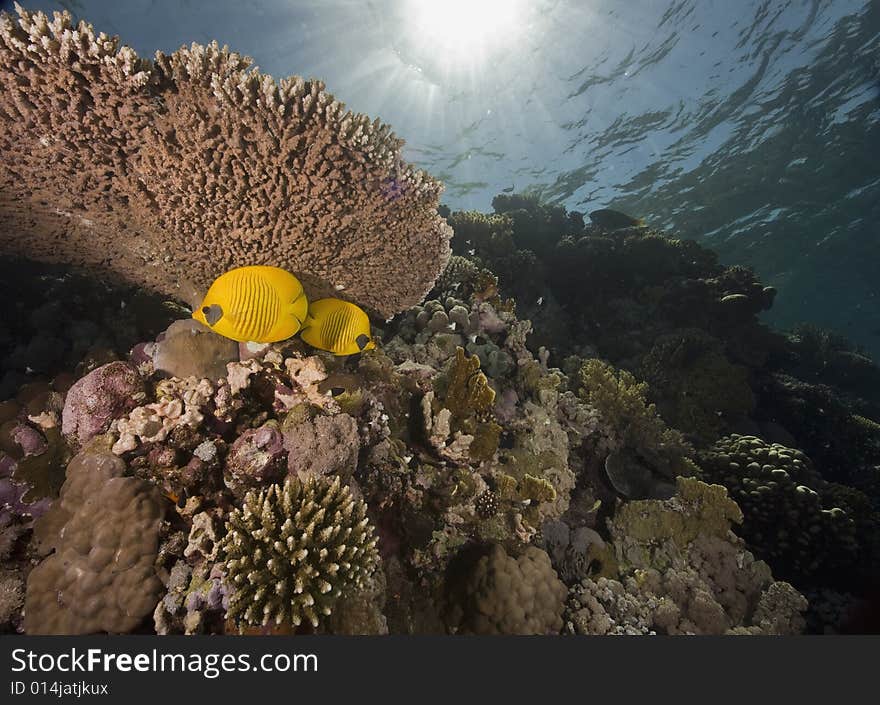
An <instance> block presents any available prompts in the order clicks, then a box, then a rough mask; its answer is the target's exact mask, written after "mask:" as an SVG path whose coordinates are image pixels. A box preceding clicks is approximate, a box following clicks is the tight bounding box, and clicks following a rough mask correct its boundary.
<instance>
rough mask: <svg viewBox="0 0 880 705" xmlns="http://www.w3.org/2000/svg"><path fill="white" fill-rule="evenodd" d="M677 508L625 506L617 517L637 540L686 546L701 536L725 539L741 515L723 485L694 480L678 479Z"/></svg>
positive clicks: (638, 503)
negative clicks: (732, 524)
mask: <svg viewBox="0 0 880 705" xmlns="http://www.w3.org/2000/svg"><path fill="white" fill-rule="evenodd" d="M676 490H677V492H676V496H675V498H674V500H673V503H674V505H675V506H674V508H670V506H668V505H667V504H664V503H662V502H657V501H655V500H639V501H633V502H626V503H624V504H623V505H622V506H621V507H620V509H619V510H618V512H617V514H616V515H615V517H614V523H615V524H616V525H617V526H618V527H620V528H621V531H622V532H623V533H625V534H626V535H627V536H629V537H631V538H632V539H633V540H636V541H651V540H656V541H664V540H667V539H669V540H671V541H674V542H675V543H676V544H677V545H679V546H684V545H686V544H688V543H690V542H691V541H693V540H694V539H695V538H696V537H697V536H699V535H704V536H706V535H712V536H719V537H723V536H725V535H726V534H727V531H728V529H729V528H730V525H731V523H737V524H739V523H741V522H742V512H741V511H740V509H739V507H738V506H737V504H736V502H734V501H733V500H732V499H731V498H730V497H728V495H727V490H726V489H725V488H724V487H722V486H721V485H707V484H706V483H704V482H700V481H699V480H696V479H694V478H689V477H679V478H677V480H676Z"/></svg>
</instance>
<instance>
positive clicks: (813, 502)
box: [700, 434, 859, 580]
mask: <svg viewBox="0 0 880 705" xmlns="http://www.w3.org/2000/svg"><path fill="white" fill-rule="evenodd" d="M700 466H701V468H702V469H703V474H704V477H705V478H706V479H707V480H710V481H712V482H718V483H720V484H722V485H724V486H725V487H726V488H727V489H728V491H729V492H730V495H731V497H732V498H733V499H735V500H736V502H737V503H738V504H739V506H740V507H741V508H742V511H743V515H744V517H745V520H744V522H743V525H742V528H741V529H740V531H739V533H740V534H741V535H742V537H743V538H744V539H745V540H746V541H747V542H748V543H749V545H750V546H751V547H752V548H753V549H754V551H755V552H756V553H757V554H758V555H759V556H760V557H762V558H765V559H766V560H767V561H768V562H769V563H770V564H771V565H772V566H773V569H774V570H775V571H777V572H778V573H780V574H781V575H783V576H786V577H790V578H791V579H795V580H800V579H804V578H807V577H811V576H815V575H816V574H825V575H826V577H827V576H833V575H834V573H835V572H836V571H840V570H843V569H845V568H849V567H852V565H853V563H854V561H855V560H856V559H857V557H858V547H859V545H858V536H857V533H856V525H855V522H854V521H853V517H852V512H851V511H847V510H846V509H848V508H849V507H848V502H846V501H845V498H843V497H838V496H837V495H836V494H835V493H833V492H831V491H830V487H829V486H828V483H826V482H825V481H824V480H823V479H822V478H821V476H820V475H819V474H818V473H817V472H816V470H815V469H814V468H813V466H812V463H810V460H809V458H807V457H806V456H805V455H804V454H803V453H801V452H800V451H799V450H796V449H793V448H786V447H785V446H782V445H779V444H778V443H773V444H769V443H766V442H764V441H762V440H761V439H760V438H756V437H754V436H741V435H738V434H733V435H731V436H726V437H725V438H722V439H721V440H719V441H718V442H717V443H715V445H714V446H712V447H711V448H710V449H709V450H708V451H706V452H705V453H703V454H702V455H701V456H700ZM839 499H844V502H842V503H840V502H837V501H835V500H839ZM845 508H846V509H845Z"/></svg>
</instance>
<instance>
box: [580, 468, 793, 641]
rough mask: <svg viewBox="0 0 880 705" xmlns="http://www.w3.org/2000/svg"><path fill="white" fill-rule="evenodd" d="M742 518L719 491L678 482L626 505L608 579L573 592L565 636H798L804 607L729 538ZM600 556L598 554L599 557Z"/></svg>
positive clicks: (615, 526) (612, 526)
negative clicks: (667, 494) (663, 496)
mask: <svg viewBox="0 0 880 705" xmlns="http://www.w3.org/2000/svg"><path fill="white" fill-rule="evenodd" d="M741 520H742V514H741V513H740V511H739V508H738V507H737V506H736V504H735V503H734V502H733V501H732V500H731V499H730V498H729V497H728V496H727V493H726V491H725V490H724V488H723V487H720V486H718V485H706V484H704V483H703V482H700V481H699V480H696V479H693V478H679V479H678V482H677V493H676V495H675V496H674V497H672V498H671V499H668V500H640V501H634V502H628V503H626V504H624V505H623V506H622V507H621V511H619V512H618V513H617V515H616V516H615V517H614V518H613V519H612V520H611V521H610V523H609V531H610V537H611V544H610V547H608V548H606V549H605V551H604V554H605V555H604V556H601V558H602V560H603V562H604V563H605V568H604V570H605V571H607V572H610V573H611V576H610V577H609V576H605V575H598V576H594V577H592V578H591V577H587V578H583V579H582V580H581V581H580V582H579V583H576V584H575V585H574V586H573V587H572V589H571V591H570V593H569V599H568V603H567V608H566V631H567V632H569V633H579V634H650V633H658V634H724V633H748V634H796V633H800V632H802V631H803V629H804V624H805V623H804V620H803V618H802V617H801V612H803V611H804V610H806V607H807V601H806V599H805V598H804V597H803V596H802V595H800V593H798V592H797V591H796V590H795V589H794V588H793V587H792V586H791V585H789V584H788V583H784V582H777V581H774V580H773V577H772V575H771V572H770V568H769V567H768V566H767V564H766V563H763V562H762V561H758V560H755V558H754V557H753V556H752V554H751V553H749V552H748V551H747V550H745V547H744V546H743V544H742V541H740V540H739V539H737V538H736V537H735V536H734V535H733V534H732V533H731V532H730V526H731V524H732V523H738V522H740V521H741ZM598 555H599V554H597V556H598Z"/></svg>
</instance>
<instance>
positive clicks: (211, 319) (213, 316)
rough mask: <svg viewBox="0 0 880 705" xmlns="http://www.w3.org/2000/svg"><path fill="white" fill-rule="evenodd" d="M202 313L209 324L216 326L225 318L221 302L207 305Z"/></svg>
mask: <svg viewBox="0 0 880 705" xmlns="http://www.w3.org/2000/svg"><path fill="white" fill-rule="evenodd" d="M202 313H203V314H204V316H205V320H206V321H207V322H208V325H209V326H214V325H216V324H217V321H219V320H220V319H221V318H223V307H222V306H221V305H220V304H211V305H210V306H205V307H204V308H203V309H202Z"/></svg>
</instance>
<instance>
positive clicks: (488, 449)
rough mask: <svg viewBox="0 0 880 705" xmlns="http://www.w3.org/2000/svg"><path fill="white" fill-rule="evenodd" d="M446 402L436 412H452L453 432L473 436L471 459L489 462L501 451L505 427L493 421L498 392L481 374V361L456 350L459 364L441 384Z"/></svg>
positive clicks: (454, 365)
mask: <svg viewBox="0 0 880 705" xmlns="http://www.w3.org/2000/svg"><path fill="white" fill-rule="evenodd" d="M438 386H439V388H440V392H441V399H442V401H437V402H435V404H434V405H435V407H437V408H435V409H434V411H435V412H438V411H439V410H440V408H444V409H448V413H450V414H451V418H450V431H451V432H452V433H453V434H456V433H460V434H464V435H468V436H473V440H472V441H471V442H470V445H469V447H468V456H469V457H470V459H471V460H473V461H475V462H480V461H483V460H489V459H491V458H492V456H493V455H494V454H495V451H496V450H497V449H498V443H499V440H500V438H501V427H500V426H499V425H498V424H497V423H495V421H494V419H493V417H492V407H493V405H494V403H495V390H494V389H492V387H490V386H489V380H488V379H487V378H486V375H485V374H483V372H482V371H481V370H480V358H479V357H477V356H476V355H471V356H468V355H467V354H466V353H465V351H464V349H463V348H461V347H457V348H456V349H455V360H453V361H452V363H451V365H450V367H449V369H448V371H447V372H446V374H445V375H444V376H443V378H442V379H441V380H440V383H439V385H438Z"/></svg>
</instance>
